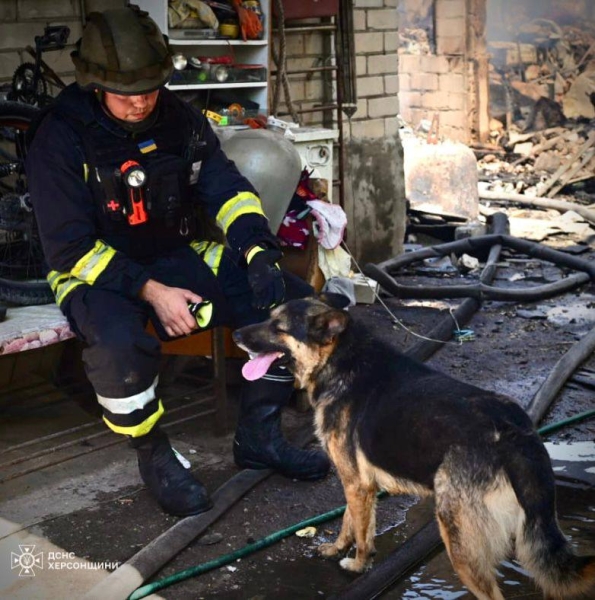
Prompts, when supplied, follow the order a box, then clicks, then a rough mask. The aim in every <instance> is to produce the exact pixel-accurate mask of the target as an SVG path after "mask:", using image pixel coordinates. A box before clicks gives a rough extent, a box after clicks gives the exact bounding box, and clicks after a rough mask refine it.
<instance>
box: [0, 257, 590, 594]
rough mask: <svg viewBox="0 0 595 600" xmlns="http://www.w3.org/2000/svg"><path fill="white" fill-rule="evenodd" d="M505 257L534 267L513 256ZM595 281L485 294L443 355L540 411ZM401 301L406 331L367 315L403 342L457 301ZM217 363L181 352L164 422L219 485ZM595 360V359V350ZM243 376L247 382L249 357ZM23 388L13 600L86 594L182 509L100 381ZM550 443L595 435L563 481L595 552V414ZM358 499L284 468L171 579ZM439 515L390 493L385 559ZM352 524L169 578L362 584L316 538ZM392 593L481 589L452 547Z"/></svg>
mask: <svg viewBox="0 0 595 600" xmlns="http://www.w3.org/2000/svg"><path fill="white" fill-rule="evenodd" d="M503 268H504V270H506V269H507V268H508V269H512V270H515V269H517V268H519V267H518V265H517V264H516V263H509V264H508V266H504V267H503ZM522 269H524V271H523V272H524V273H525V275H526V274H527V273H528V272H531V273H532V275H534V276H535V277H537V271H538V270H539V269H538V268H537V267H535V268H534V267H530V265H529V266H527V265H526V264H525V265H523V266H522ZM549 275H551V273H550V274H549ZM549 275H548V276H549ZM593 291H594V290H593V288H592V286H587V287H586V288H583V289H582V290H581V291H580V293H571V294H566V295H564V296H563V297H556V298H552V299H550V300H547V301H544V302H539V303H533V304H531V305H518V304H512V303H496V302H486V303H485V304H484V306H482V308H481V309H480V310H479V311H478V313H476V315H475V316H474V317H473V319H472V321H471V322H470V323H469V324H467V325H466V326H467V327H470V328H472V329H473V330H474V333H475V341H473V342H467V343H465V344H462V345H458V344H448V345H446V346H445V347H444V348H443V349H442V350H440V351H439V352H438V353H437V354H436V355H434V356H433V357H432V358H431V359H430V360H429V361H428V362H429V363H430V364H432V365H434V366H435V367H436V368H439V369H442V370H444V371H448V372H450V373H454V374H456V375H457V376H458V377H460V378H462V379H465V380H467V381H469V382H470V383H475V384H477V385H481V386H483V387H487V388H489V389H494V390H496V391H499V392H503V393H508V394H510V395H512V396H514V397H515V398H517V400H518V401H519V402H520V403H521V405H523V406H526V405H527V404H528V402H529V400H530V399H531V398H532V396H533V395H534V394H535V392H536V391H537V390H538V389H539V386H540V385H541V382H542V381H543V380H544V379H545V377H546V376H547V374H548V373H549V371H550V370H551V368H552V366H553V365H554V364H555V363H556V361H557V360H558V359H559V358H560V356H561V355H562V354H563V352H565V351H566V350H567V349H568V348H569V347H570V346H571V345H572V344H573V343H574V342H575V341H576V340H577V339H579V338H580V337H581V336H582V335H584V334H585V333H586V332H587V331H589V330H590V329H591V328H592V327H593V326H595V311H593V310H592V307H593V305H595V296H593ZM388 304H389V306H390V308H391V309H392V310H393V311H394V313H395V314H396V315H397V316H398V317H399V319H401V322H402V324H403V325H405V326H406V327H407V330H405V329H403V328H402V327H401V326H394V325H393V324H392V323H391V318H390V317H389V315H388V314H387V313H386V311H385V310H384V308H382V307H381V306H379V305H374V306H369V307H357V309H355V310H354V315H355V316H356V317H357V318H361V319H364V320H366V321H367V322H368V324H369V326H370V329H371V330H374V331H375V333H376V334H377V335H380V336H384V337H387V338H390V339H392V340H393V341H394V342H395V344H397V345H399V346H400V347H408V346H409V345H410V344H411V343H412V340H414V337H413V334H412V333H411V331H415V332H416V333H418V334H422V333H424V332H427V331H429V330H430V329H431V327H432V325H433V324H434V323H435V322H436V321H437V319H438V318H439V317H441V316H442V315H443V314H444V313H445V311H446V310H447V308H446V307H445V304H444V303H440V302H437V303H430V302H426V303H416V302H400V301H397V300H395V299H391V300H388ZM531 311H533V315H532V316H531V314H530V313H531ZM537 313H539V314H537ZM0 358H1V357H0ZM38 362H39V361H38ZM0 363H1V360H0ZM0 366H1V365H0ZM208 368H209V364H208V363H207V362H205V361H204V360H194V361H193V360H190V361H188V360H187V359H185V360H183V359H177V360H173V361H171V360H170V361H168V362H167V363H166V364H164V369H163V374H162V377H163V390H162V391H163V393H162V396H163V398H164V400H165V404H166V407H167V409H168V413H167V416H166V419H165V421H164V422H165V423H166V428H167V430H168V433H169V434H170V437H171V439H172V441H173V444H174V446H175V447H176V448H177V449H178V450H179V451H180V452H181V453H182V454H183V455H184V456H185V457H186V458H187V459H188V460H189V461H190V463H191V465H192V469H193V470H194V471H195V473H196V474H197V475H198V476H199V477H200V478H201V479H202V481H203V482H204V483H205V485H206V486H207V488H208V489H209V490H210V491H213V490H215V489H217V488H218V487H219V486H221V485H222V484H223V483H224V482H225V481H227V480H228V479H229V478H230V477H232V476H233V475H235V474H236V473H237V472H238V469H237V468H236V467H235V465H234V464H233V460H232V455H231V444H232V434H231V433H228V434H226V435H224V436H216V435H215V434H214V432H213V415H212V414H206V415H204V416H202V417H201V416H196V414H197V412H198V413H199V412H204V411H205V410H207V409H208V408H209V407H210V406H211V403H212V393H211V390H210V388H209V387H208V386H207V387H205V383H204V379H205V378H206V379H207V380H208ZM583 368H584V369H591V370H595V359H594V358H593V357H592V358H591V359H589V360H588V361H587V362H586V363H585V364H584V365H583ZM230 372H231V373H232V374H234V375H235V376H236V377H237V365H235V364H234V365H232V366H231V367H230ZM45 375H47V373H46V374H45ZM231 383H232V385H230V387H229V393H230V406H229V421H230V423H231V424H233V422H234V420H235V412H236V406H235V402H236V398H237V390H238V388H237V385H235V383H237V379H234V378H232V382H231ZM21 386H22V388H23V389H21V390H20V391H8V392H6V393H4V394H2V395H1V396H0V414H1V415H2V420H1V421H0V517H1V520H0V598H1V599H3V600H5V599H6V600H13V599H19V600H41V599H48V600H49V599H51V600H54V599H63V598H69V597H71V598H82V596H83V595H84V593H85V591H87V590H89V589H90V588H91V587H93V585H94V584H96V583H97V582H99V581H101V579H102V578H103V577H105V576H106V575H107V573H108V571H110V570H113V568H114V567H115V566H116V565H118V564H121V563H123V562H125V561H126V560H128V559H129V558H130V557H131V556H132V555H134V554H135V553H136V552H138V551H139V550H140V549H141V548H142V547H144V546H145V545H146V544H148V543H149V542H150V541H151V540H153V539H154V538H156V537H157V536H158V535H160V534H161V533H162V532H164V531H166V530H167V529H168V528H169V527H171V526H172V525H173V524H174V523H176V522H177V521H178V520H177V519H175V518H173V517H168V516H166V515H164V514H163V513H162V512H161V511H160V510H159V509H158V507H157V506H156V505H155V503H154V502H153V500H152V499H151V498H150V497H149V495H148V493H147V491H146V490H145V489H144V488H143V486H142V483H141V481H140V478H139V476H138V473H137V470H136V464H135V455H134V453H133V451H132V450H130V449H129V448H128V447H127V445H126V444H125V443H123V442H122V440H121V439H120V438H119V437H118V436H116V435H115V434H112V433H110V432H109V431H107V430H106V428H105V427H104V426H103V424H102V423H101V421H100V420H99V418H98V415H97V412H96V407H95V405H94V401H93V398H92V395H90V394H89V392H88V390H86V389H84V388H83V389H79V390H78V393H74V392H73V390H72V389H70V390H69V392H68V393H66V392H65V391H64V389H62V390H57V391H56V389H55V388H54V386H52V385H50V384H49V383H48V382H47V377H46V376H43V377H42V376H38V375H37V374H36V373H31V374H30V375H28V376H25V377H21ZM75 391H77V390H75ZM593 398H594V395H593V389H592V388H588V387H585V386H584V385H579V384H578V383H575V384H572V385H571V386H569V387H567V388H565V390H564V391H563V392H562V393H561V394H560V397H559V398H558V399H557V400H556V403H555V405H554V406H553V408H552V409H551V410H550V411H549V412H548V414H547V415H546V419H545V420H544V423H549V422H553V421H557V420H560V419H562V418H565V417H567V416H570V415H572V414H576V413H577V412H581V411H584V410H587V409H589V408H593V407H594V406H595V403H594V402H593ZM186 419H187V420H186ZM174 421H177V423H174ZM309 422H310V413H308V412H302V411H298V410H295V409H292V410H291V411H289V412H288V414H287V415H286V417H285V425H286V427H287V431H288V435H292V434H293V433H295V432H296V431H297V430H298V429H299V428H301V427H304V426H305V427H307V426H308V424H309ZM167 423H170V425H167ZM551 439H552V440H553V441H555V442H557V443H558V444H557V445H558V446H560V445H561V443H562V442H573V443H578V442H581V443H587V444H590V446H587V447H584V448H583V451H582V456H583V457H584V456H586V457H587V458H586V459H584V458H583V465H582V467H581V469H580V471H581V473H583V472H584V473H589V469H590V473H591V474H592V475H591V477H592V478H591V479H590V480H585V481H584V482H583V483H581V484H580V485H573V486H571V487H564V488H563V489H562V490H561V492H560V498H561V502H562V505H561V506H562V510H563V513H564V514H563V515H562V517H563V521H562V522H563V527H565V531H566V532H567V533H571V535H572V538H573V541H574V543H575V544H576V545H577V547H578V548H579V550H580V551H581V552H595V518H594V515H595V493H594V490H595V480H594V479H595V475H593V473H595V458H594V457H593V452H592V447H593V441H594V440H595V421H593V420H591V421H589V422H586V423H582V424H577V425H573V426H571V427H569V428H566V429H564V430H563V431H561V432H559V433H557V434H555V435H553V436H552V437H551ZM15 447H16V448H15ZM10 448H12V450H9V449H10ZM585 448H586V449H585ZM579 454H580V453H579ZM583 467H584V468H583ZM558 468H559V469H560V471H559V472H560V474H561V475H562V476H563V475H564V473H566V472H567V471H564V469H566V467H565V466H564V465H562V464H560V465H559V466H558ZM580 477H587V479H588V476H584V475H581V476H580ZM570 478H571V479H573V480H574V477H570ZM579 479H580V478H579ZM343 504H344V498H343V493H342V489H341V486H340V483H339V482H338V480H337V478H336V476H335V475H334V474H331V475H330V476H329V477H328V478H326V479H325V480H323V481H320V482H315V483H302V482H295V481H288V480H286V479H284V478H282V477H280V476H278V475H273V476H271V477H270V478H268V479H266V480H265V481H264V482H263V483H261V484H260V485H259V486H257V488H255V489H254V490H253V491H251V492H250V493H249V494H247V495H246V496H245V497H244V498H243V499H242V500H240V501H239V502H238V503H237V504H236V505H235V506H234V507H233V508H232V509H231V510H230V511H229V512H228V513H227V514H226V515H225V516H224V517H222V518H221V519H220V520H219V521H217V522H216V523H215V524H214V525H213V526H212V527H211V528H210V529H209V530H207V532H206V533H205V535H203V536H202V537H201V538H199V539H198V540H196V541H195V542H193V543H192V544H190V545H189V546H188V548H186V549H185V550H184V551H183V552H181V553H180V554H179V555H178V556H177V557H176V558H175V559H174V560H173V561H172V562H171V563H170V564H168V565H166V566H165V568H164V569H163V570H161V571H160V572H159V573H158V574H157V577H164V576H167V575H171V574H173V573H175V572H177V571H179V570H181V569H184V568H187V567H190V566H192V565H196V564H198V563H202V562H204V561H208V560H212V559H214V558H217V557H219V556H221V555H223V554H226V553H228V552H231V551H233V550H236V549H238V548H240V547H242V546H244V545H245V544H246V543H250V542H252V541H254V540H258V539H260V538H262V537H264V536H266V535H268V534H270V533H272V532H274V531H278V530H280V529H282V528H284V527H288V526H290V525H292V524H294V523H297V522H300V521H302V520H304V519H306V518H309V517H312V516H315V515H318V514H321V513H324V512H326V511H328V510H331V509H334V508H336V507H337V506H342V505H343ZM431 510H432V507H431V502H429V501H420V500H419V499H418V498H416V497H412V496H411V497H410V496H407V497H402V498H388V499H386V500H383V501H381V502H380V503H379V510H378V532H379V538H378V550H379V554H378V556H377V558H376V562H380V561H381V560H382V559H383V558H385V557H386V556H387V555H388V554H389V553H390V551H391V550H392V549H393V548H395V547H396V546H398V545H399V544H400V543H402V542H403V541H404V539H406V538H407V537H408V536H409V535H411V533H412V532H414V531H416V529H417V528H418V527H419V526H420V525H421V524H422V523H424V522H425V520H426V519H427V518H428V517H429V515H430V514H431ZM338 528H339V519H333V520H331V521H329V522H328V523H325V524H322V525H319V526H318V527H317V531H316V535H315V537H314V538H313V539H308V538H298V537H296V536H291V537H289V538H287V539H285V540H284V541H282V542H279V543H277V544H275V545H273V546H271V547H269V548H267V549H264V550H261V551H260V552H258V553H256V554H253V555H251V556H250V557H248V558H246V559H242V560H241V561H239V562H234V563H233V564H231V565H228V566H226V567H223V568H221V569H217V570H215V571H212V572H209V573H206V574H205V575H202V576H201V577H197V578H194V579H190V580H188V581H185V582H182V583H179V584H177V585H175V586H172V587H170V588H167V589H164V590H162V591H161V592H160V595H161V597H164V598H171V599H176V600H185V599H188V600H194V599H197V598H205V599H208V598H223V599H229V600H235V599H237V600H240V599H241V600H245V599H248V598H250V599H253V600H256V599H268V598H289V599H292V600H293V599H301V598H304V599H312V598H324V597H329V596H331V595H332V594H336V593H338V592H340V590H341V589H343V588H344V587H345V586H346V585H347V584H348V583H350V582H351V581H352V580H353V579H354V576H352V575H351V574H349V573H345V572H343V571H341V570H340V569H339V567H338V565H337V564H336V563H334V562H332V561H324V560H321V559H319V558H318V557H316V555H315V546H316V545H318V544H319V543H321V541H324V540H327V539H330V538H331V537H332V536H333V535H335V534H336V533H337V532H338ZM52 553H53V554H52ZM42 560H43V564H42V563H41V561H42ZM50 564H51V565H53V566H50ZM69 564H70V565H71V566H68V565H69ZM57 565H59V567H57ZM42 567H43V568H42ZM102 567H104V568H102ZM105 567H107V568H105ZM501 577H502V583H503V586H504V593H505V596H506V598H520V597H522V598H531V599H533V598H535V599H537V598H538V597H540V596H539V595H538V594H537V593H536V592H535V588H534V587H533V585H532V583H531V582H530V580H529V579H528V578H527V577H526V576H525V575H524V574H523V573H522V572H520V571H519V568H518V566H516V565H515V564H512V563H511V564H508V565H503V569H502V573H501ZM153 597H156V596H153ZM383 597H386V598H444V599H450V598H470V595H469V594H468V593H467V592H466V591H465V589H464V588H463V587H462V586H461V585H460V583H459V582H458V580H457V579H456V577H455V576H454V575H453V573H452V569H451V567H450V565H449V563H448V561H447V559H446V557H445V554H444V553H443V552H442V553H441V554H439V555H437V556H436V557H434V558H433V559H432V560H431V561H428V562H427V563H426V564H424V565H423V566H421V567H419V568H418V569H417V570H416V571H415V572H413V573H411V574H410V575H409V577H408V578H406V579H405V580H403V581H402V582H401V583H399V584H398V585H397V586H396V587H395V588H393V589H392V591H389V592H387V593H386V594H385V596H383Z"/></svg>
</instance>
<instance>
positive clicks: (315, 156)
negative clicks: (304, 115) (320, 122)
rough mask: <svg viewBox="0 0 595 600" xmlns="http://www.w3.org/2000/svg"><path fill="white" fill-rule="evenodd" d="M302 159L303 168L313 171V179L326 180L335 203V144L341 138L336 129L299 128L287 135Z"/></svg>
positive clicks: (331, 198)
mask: <svg viewBox="0 0 595 600" xmlns="http://www.w3.org/2000/svg"><path fill="white" fill-rule="evenodd" d="M286 137H287V138H288V139H290V140H291V141H292V142H293V143H294V145H295V147H296V149H297V151H298V152H299V155H300V157H301V159H302V168H307V169H308V171H312V175H311V178H312V179H326V180H327V182H328V192H327V195H328V199H329V200H330V201H331V202H332V201H333V142H334V141H336V140H337V139H338V137H339V131H338V130H336V129H324V128H322V127H299V128H296V129H292V130H291V133H289V134H286Z"/></svg>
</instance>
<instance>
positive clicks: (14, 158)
mask: <svg viewBox="0 0 595 600" xmlns="http://www.w3.org/2000/svg"><path fill="white" fill-rule="evenodd" d="M39 112H40V111H39V109H37V108H35V107H34V106H30V105H28V104H21V103H19V102H0V301H3V302H8V303H10V304H17V305H22V306H30V305H37V304H48V303H50V302H53V301H54V298H53V295H52V293H51V290H50V287H49V285H48V283H47V281H46V280H45V275H46V273H47V267H46V266H45V264H44V260H43V252H42V249H41V243H40V241H39V235H38V232H37V225H36V223H35V215H34V214H33V209H32V206H31V203H30V202H29V196H28V193H27V179H26V174H25V166H24V161H25V156H26V146H25V135H26V132H27V129H28V128H29V125H30V124H31V121H32V120H33V119H34V118H35V116H36V115H38V114H39Z"/></svg>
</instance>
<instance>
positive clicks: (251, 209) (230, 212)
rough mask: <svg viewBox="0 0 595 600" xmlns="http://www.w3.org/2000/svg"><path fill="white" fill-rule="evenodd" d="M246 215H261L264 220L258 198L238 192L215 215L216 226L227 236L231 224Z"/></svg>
mask: <svg viewBox="0 0 595 600" xmlns="http://www.w3.org/2000/svg"><path fill="white" fill-rule="evenodd" d="M247 214H255V215H262V216H263V217H265V218H266V215H265V214H264V211H263V210H262V205H261V204H260V200H259V199H258V197H257V196H255V195H254V194H253V193H252V192H240V193H239V194H238V195H237V196H234V197H233V198H232V199H231V200H228V201H227V202H226V203H225V204H224V205H223V206H222V207H221V210H219V212H218V213H217V225H219V227H220V228H221V229H222V230H223V232H224V233H225V234H227V230H228V229H229V227H230V226H231V225H232V223H233V222H234V221H235V220H236V219H237V218H238V217H241V216H242V215H247Z"/></svg>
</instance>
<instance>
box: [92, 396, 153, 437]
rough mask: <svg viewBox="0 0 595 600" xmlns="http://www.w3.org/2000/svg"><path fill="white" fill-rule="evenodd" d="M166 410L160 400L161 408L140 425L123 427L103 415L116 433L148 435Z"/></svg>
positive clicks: (134, 435)
mask: <svg viewBox="0 0 595 600" xmlns="http://www.w3.org/2000/svg"><path fill="white" fill-rule="evenodd" d="M164 412H165V409H164V408H163V404H161V400H159V408H158V409H157V410H156V411H155V412H154V413H153V414H152V415H151V416H150V417H148V418H147V419H145V420H144V421H143V422H142V423H139V424H138V425H132V426H130V427H122V426H121V425H114V424H113V423H110V422H109V421H108V420H107V419H106V418H105V417H103V420H104V421H105V424H106V425H107V426H108V427H109V428H110V429H111V430H112V431H115V432H116V433H121V434H122V435H129V436H131V437H140V436H141V435H147V433H149V431H151V429H153V427H154V426H155V423H157V421H159V419H160V418H161V416H162V415H163V413H164Z"/></svg>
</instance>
